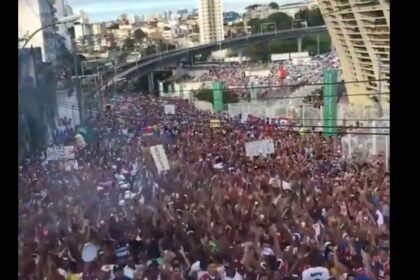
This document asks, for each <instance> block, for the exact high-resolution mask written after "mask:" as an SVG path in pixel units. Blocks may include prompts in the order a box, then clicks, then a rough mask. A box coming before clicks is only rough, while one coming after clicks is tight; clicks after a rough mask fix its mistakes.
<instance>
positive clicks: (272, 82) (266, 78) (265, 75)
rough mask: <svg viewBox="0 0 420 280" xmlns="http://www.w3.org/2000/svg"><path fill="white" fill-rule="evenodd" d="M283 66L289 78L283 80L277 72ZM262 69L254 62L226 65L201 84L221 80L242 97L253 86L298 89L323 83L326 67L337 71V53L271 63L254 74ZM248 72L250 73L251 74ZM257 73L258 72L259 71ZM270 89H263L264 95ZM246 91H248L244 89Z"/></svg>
mask: <svg viewBox="0 0 420 280" xmlns="http://www.w3.org/2000/svg"><path fill="white" fill-rule="evenodd" d="M281 67H284V69H285V70H286V71H287V75H286V77H285V78H284V79H281V78H279V75H278V70H279V68H281ZM259 68H261V65H258V64H253V63H244V64H242V65H239V64H227V65H221V66H217V67H213V68H212V69H210V70H209V71H208V72H206V73H204V74H202V75H201V76H200V77H198V79H199V80H200V81H222V82H223V83H224V85H226V87H230V88H234V89H235V91H236V92H239V93H240V95H242V94H241V92H242V90H241V89H242V88H249V87H250V86H251V83H253V84H254V86H256V87H258V86H259V87H271V86H273V87H276V86H277V87H278V86H297V85H301V84H317V83H322V79H323V78H322V77H323V76H322V73H323V70H324V69H326V68H338V63H337V59H336V56H335V54H334V53H329V54H324V55H320V56H316V57H312V58H311V59H310V60H309V61H304V62H296V61H292V60H290V61H281V62H272V63H269V64H267V65H264V69H269V71H267V72H266V71H262V72H261V73H256V74H252V72H255V71H254V70H256V69H259ZM246 72H249V73H248V75H247V73H246ZM257 72H258V71H257ZM267 91H269V90H261V96H264V95H265V94H264V93H266V92H267ZM245 92H246V90H245Z"/></svg>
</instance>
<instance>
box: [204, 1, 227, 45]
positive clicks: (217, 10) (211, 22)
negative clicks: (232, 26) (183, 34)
mask: <svg viewBox="0 0 420 280" xmlns="http://www.w3.org/2000/svg"><path fill="white" fill-rule="evenodd" d="M198 21H199V25H200V43H201V44H208V43H212V42H218V41H222V40H223V39H224V30H223V9H222V1H221V0H199V3H198Z"/></svg>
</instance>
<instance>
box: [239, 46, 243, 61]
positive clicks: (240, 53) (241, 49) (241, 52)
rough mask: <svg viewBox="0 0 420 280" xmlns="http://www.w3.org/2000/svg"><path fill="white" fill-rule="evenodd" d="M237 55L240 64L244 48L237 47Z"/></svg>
mask: <svg viewBox="0 0 420 280" xmlns="http://www.w3.org/2000/svg"><path fill="white" fill-rule="evenodd" d="M238 57H239V64H242V60H243V57H244V48H239V49H238Z"/></svg>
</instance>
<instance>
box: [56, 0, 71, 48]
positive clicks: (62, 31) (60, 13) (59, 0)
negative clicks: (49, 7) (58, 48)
mask: <svg viewBox="0 0 420 280" xmlns="http://www.w3.org/2000/svg"><path fill="white" fill-rule="evenodd" d="M67 6H68V4H67V1H65V0H55V3H54V8H55V16H56V18H58V19H60V18H64V17H68V16H71V15H73V11H72V10H69V9H67V8H66V7H67ZM71 27H73V23H72V22H70V23H66V24H59V25H57V33H58V35H60V36H61V37H62V38H63V40H64V44H65V46H66V48H67V49H68V50H69V51H71V50H72V49H73V45H72V40H71V35H70V32H69V28H71Z"/></svg>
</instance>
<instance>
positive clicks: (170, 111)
mask: <svg viewBox="0 0 420 280" xmlns="http://www.w3.org/2000/svg"><path fill="white" fill-rule="evenodd" d="M163 109H164V111H165V115H175V105H173V104H167V105H164V107H163Z"/></svg>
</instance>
